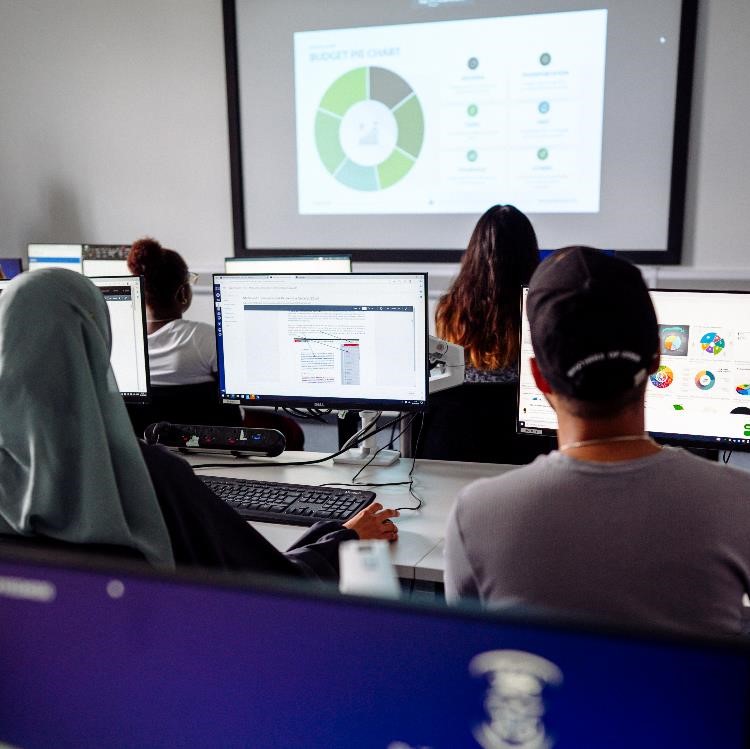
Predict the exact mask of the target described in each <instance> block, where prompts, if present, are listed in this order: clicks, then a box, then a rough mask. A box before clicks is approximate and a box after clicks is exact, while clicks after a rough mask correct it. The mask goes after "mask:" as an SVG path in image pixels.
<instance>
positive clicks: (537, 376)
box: [529, 356, 552, 395]
mask: <svg viewBox="0 0 750 749" xmlns="http://www.w3.org/2000/svg"><path fill="white" fill-rule="evenodd" d="M529 363H530V364H531V374H532V375H533V377H534V383H535V384H536V386H537V387H538V388H539V389H540V390H541V391H542V392H543V393H544V394H545V395H549V393H551V392H552V388H551V387H550V386H549V382H547V380H545V379H544V375H543V374H542V373H541V372H540V370H539V365H538V364H537V361H536V357H535V356H532V357H531V359H529Z"/></svg>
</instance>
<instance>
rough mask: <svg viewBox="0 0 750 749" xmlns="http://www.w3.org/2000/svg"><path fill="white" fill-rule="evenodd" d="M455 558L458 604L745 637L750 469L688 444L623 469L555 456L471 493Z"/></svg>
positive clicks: (455, 540)
mask: <svg viewBox="0 0 750 749" xmlns="http://www.w3.org/2000/svg"><path fill="white" fill-rule="evenodd" d="M445 554H446V559H445V565H446V570H445V590H446V597H447V598H448V600H449V601H455V600H456V599H458V598H462V597H474V598H479V599H480V600H481V601H483V602H484V603H486V604H489V605H501V604H505V603H518V604H522V605H526V606H530V607H543V608H551V609H556V610H563V611H572V612H576V613H582V614H590V615H594V616H597V617H603V618H607V619H612V620H615V621H618V622H620V623H640V624H646V625H652V626H658V627H666V628H669V629H673V630H674V629H677V630H682V631H691V632H703V633H705V632H712V633H718V632H723V633H738V632H740V631H741V629H742V628H743V623H742V617H743V607H742V596H743V594H744V593H746V592H748V591H749V590H750V474H748V473H746V472H744V471H740V470H738V469H734V468H731V467H728V466H724V465H720V464H717V463H712V462H709V461H707V460H704V459H703V458H698V457H696V456H694V455H692V454H690V453H688V452H686V451H684V450H680V449H676V448H664V449H663V450H662V451H661V452H659V453H658V454H655V455H653V456H649V457H646V458H640V459H637V460H629V461H622V462H616V463H595V462H589V461H580V460H575V459H572V458H569V457H566V456H564V455H562V454H561V453H559V452H555V453H552V454H550V455H547V456H543V457H540V458H538V459H537V460H536V461H534V462H533V463H532V464H530V465H528V466H524V467H523V468H519V469H517V470H513V471H510V472H508V473H506V474H504V475H502V476H499V477H497V478H491V479H484V480H481V481H477V482H475V483H473V484H471V485H470V486H469V487H467V488H466V489H465V490H464V491H463V492H462V493H461V495H460V496H459V498H458V501H457V503H456V505H455V507H454V509H453V512H452V513H451V516H450V519H449V521H448V529H447V534H446V548H445Z"/></svg>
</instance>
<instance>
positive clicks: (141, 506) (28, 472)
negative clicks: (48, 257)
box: [0, 268, 174, 567]
mask: <svg viewBox="0 0 750 749" xmlns="http://www.w3.org/2000/svg"><path fill="white" fill-rule="evenodd" d="M111 347H112V337H111V330H110V323H109V312H108V310H107V304H106V302H105V301H104V297H103V296H102V293H101V292H100V291H99V289H98V288H97V287H96V286H94V284H92V283H91V281H89V280H88V279H87V278H85V277H84V276H82V275H80V274H78V273H75V272H73V271H69V270H63V269H59V268H49V269H43V270H38V271H34V272H33V273H23V274H21V275H19V276H17V277H16V278H15V279H14V280H13V281H11V283H9V284H8V286H7V287H6V288H5V289H4V290H3V292H2V293H0V534H19V535H22V536H46V537H49V538H53V539H58V540H61V541H67V542H72V543H81V544H87V543H92V544H113V545H118V546H125V547H128V548H134V549H137V550H138V551H140V552H141V553H142V554H143V556H144V557H145V558H146V559H147V560H148V561H149V562H151V563H152V564H156V565H162V566H167V567H173V566H174V557H173V554H172V547H171V544H170V541H169V533H168V531H167V527H166V524H165V522H164V517H163V515H162V512H161V510H160V508H159V502H158V500H157V498H156V493H155V491H154V488H153V485H152V483H151V479H150V478H149V474H148V471H147V469H146V465H145V463H144V460H143V457H142V455H141V452H140V449H139V446H138V442H137V440H136V438H135V434H134V432H133V428H132V426H131V424H130V419H129V418H128V414H127V410H126V408H125V403H124V402H123V400H122V396H121V395H120V393H119V390H118V387H117V383H116V381H115V377H114V373H113V372H112V367H111V366H110V361H109V359H110V351H111Z"/></svg>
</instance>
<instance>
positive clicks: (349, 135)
mask: <svg viewBox="0 0 750 749" xmlns="http://www.w3.org/2000/svg"><path fill="white" fill-rule="evenodd" d="M423 141H424V115H423V113H422V105H421V104H420V103H419V99H418V98H417V96H416V94H415V93H414V91H413V90H412V88H411V87H410V86H409V84H408V83H407V82H406V81H405V80H404V79H403V78H401V76H399V75H397V74H396V73H394V72H393V71H391V70H387V69H386V68H379V67H361V68H355V69H354V70H350V71H349V72H347V73H344V75H342V76H340V77H339V78H337V79H336V80H335V81H334V82H333V83H332V84H331V85H330V86H329V87H328V89H327V90H326V92H325V94H323V98H322V99H321V100H320V104H319V105H318V111H317V113H316V117H315V144H316V147H317V149H318V155H319V156H320V160H321V161H322V163H323V166H324V167H325V168H326V170H327V171H328V172H329V173H330V174H331V175H332V176H333V177H334V179H336V180H337V181H338V182H340V183H341V184H342V185H346V186H347V187H350V188H352V189H354V190H361V191H376V190H383V189H385V188H387V187H391V186H392V185H395V184H396V183H397V182H399V181H400V180H402V179H403V178H404V177H405V176H406V175H407V174H408V173H409V172H410V171H411V169H412V167H413V166H414V164H415V163H416V161H417V158H418V156H419V152H420V151H421V150H422V143H423Z"/></svg>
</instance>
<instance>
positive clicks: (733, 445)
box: [516, 285, 750, 452]
mask: <svg viewBox="0 0 750 749" xmlns="http://www.w3.org/2000/svg"><path fill="white" fill-rule="evenodd" d="M528 288H529V287H528V286H526V285H524V286H521V293H520V296H519V302H520V314H521V324H520V325H519V327H518V372H519V378H518V387H517V388H516V434H518V435H520V436H523V437H557V429H549V428H545V427H525V426H524V425H523V424H522V422H521V418H520V416H521V414H520V409H521V376H520V373H521V364H522V352H521V344H522V341H523V293H524V289H528ZM648 291H649V294H651V293H652V292H659V293H662V292H666V293H670V294H673V293H680V294H685V293H688V294H731V295H741V294H744V295H746V296H748V298H750V291H743V290H740V289H731V290H729V289H674V288H668V289H662V288H653V289H649V290H648ZM748 419H749V420H750V416H748ZM522 429H525V431H522ZM648 434H649V435H650V436H651V437H652V438H653V439H654V440H656V441H657V442H658V443H659V444H662V445H673V446H675V447H685V448H690V449H692V450H729V451H737V452H750V438H748V439H747V440H746V441H744V442H743V441H741V440H739V439H733V438H731V437H716V436H713V437H711V436H709V435H695V434H677V433H674V432H654V431H649V432H648Z"/></svg>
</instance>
